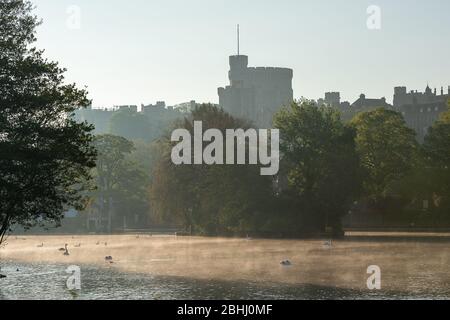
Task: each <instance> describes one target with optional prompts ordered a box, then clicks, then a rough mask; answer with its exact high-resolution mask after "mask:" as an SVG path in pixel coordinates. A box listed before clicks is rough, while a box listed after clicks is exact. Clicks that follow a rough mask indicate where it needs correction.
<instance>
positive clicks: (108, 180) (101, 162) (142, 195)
mask: <svg viewBox="0 0 450 320" xmlns="http://www.w3.org/2000/svg"><path fill="white" fill-rule="evenodd" d="M94 146H95V148H96V150H97V152H98V159H97V163H96V167H95V169H94V170H93V171H94V173H93V176H94V178H95V181H96V185H97V190H96V191H95V192H93V193H91V198H92V203H91V205H90V207H91V208H92V207H94V208H96V209H97V210H98V211H99V214H100V216H101V217H103V218H106V219H107V221H108V223H107V226H106V228H107V229H106V230H103V231H108V232H112V230H113V228H117V227H124V228H125V227H127V226H130V227H131V226H132V227H136V225H139V224H140V223H141V224H142V223H143V221H145V220H146V218H145V217H146V216H147V212H148V196H147V188H148V184H149V179H148V174H146V173H145V172H144V171H143V170H142V169H141V168H139V166H138V165H137V164H136V163H134V162H132V161H130V155H131V154H132V152H133V151H135V147H134V144H133V142H131V141H129V140H127V139H125V138H123V137H119V136H113V135H100V136H96V137H95V141H94Z"/></svg>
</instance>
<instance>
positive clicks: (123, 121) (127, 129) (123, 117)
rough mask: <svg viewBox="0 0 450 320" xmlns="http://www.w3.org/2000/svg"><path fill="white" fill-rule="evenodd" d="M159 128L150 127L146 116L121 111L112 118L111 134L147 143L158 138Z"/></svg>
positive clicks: (129, 111) (110, 124)
mask: <svg viewBox="0 0 450 320" xmlns="http://www.w3.org/2000/svg"><path fill="white" fill-rule="evenodd" d="M157 131H158V130H157V128H155V127H152V126H151V125H150V122H149V119H148V118H147V116H146V115H144V114H142V113H138V112H134V111H131V110H120V111H118V112H116V113H114V115H113V116H112V117H111V120H110V123H109V132H110V133H111V134H113V135H116V136H121V137H124V138H127V139H129V140H134V139H142V140H145V141H147V142H150V141H152V140H154V139H155V138H156V137H157V136H158V132H157Z"/></svg>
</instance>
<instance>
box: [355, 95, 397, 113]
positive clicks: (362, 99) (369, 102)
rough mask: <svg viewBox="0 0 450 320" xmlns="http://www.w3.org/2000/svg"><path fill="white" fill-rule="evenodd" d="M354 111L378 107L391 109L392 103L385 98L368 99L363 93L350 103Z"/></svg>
mask: <svg viewBox="0 0 450 320" xmlns="http://www.w3.org/2000/svg"><path fill="white" fill-rule="evenodd" d="M350 108H351V109H352V110H353V111H354V112H365V111H372V110H375V109H378V108H386V109H392V105H390V104H389V103H387V102H386V98H384V97H383V98H380V99H368V98H366V95H365V94H361V95H360V96H359V99H358V100H356V101H355V102H353V103H352V104H351V105H350Z"/></svg>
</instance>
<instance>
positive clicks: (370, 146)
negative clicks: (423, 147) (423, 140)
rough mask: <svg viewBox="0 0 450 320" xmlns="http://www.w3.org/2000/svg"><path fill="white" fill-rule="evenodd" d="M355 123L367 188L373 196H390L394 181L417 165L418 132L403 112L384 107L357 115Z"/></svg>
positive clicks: (358, 148) (358, 150)
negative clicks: (413, 128)
mask: <svg viewBox="0 0 450 320" xmlns="http://www.w3.org/2000/svg"><path fill="white" fill-rule="evenodd" d="M351 126H352V127H353V128H355V130H356V132H357V136H356V149H357V152H358V154H359V157H360V159H361V165H362V167H363V169H364V174H365V177H364V187H365V191H366V193H367V195H368V196H369V197H371V198H373V199H378V198H383V197H386V196H387V192H388V190H389V188H390V186H391V184H393V183H395V182H397V181H399V180H400V179H402V178H403V177H405V176H406V175H408V174H409V173H410V172H411V170H412V169H413V168H414V167H415V166H416V165H417V161H418V156H419V153H418V143H417V141H416V139H415V132H414V131H413V130H412V129H410V128H408V127H407V126H406V123H405V120H404V119H403V116H402V115H401V114H400V113H398V112H395V111H390V110H386V109H382V108H380V109H377V110H374V111H369V112H364V113H360V114H358V115H356V116H355V117H354V118H353V119H352V121H351Z"/></svg>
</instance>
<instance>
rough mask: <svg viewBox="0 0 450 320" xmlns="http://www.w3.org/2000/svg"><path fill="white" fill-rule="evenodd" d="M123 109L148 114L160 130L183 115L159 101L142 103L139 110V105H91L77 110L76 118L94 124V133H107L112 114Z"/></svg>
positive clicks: (155, 126)
mask: <svg viewBox="0 0 450 320" xmlns="http://www.w3.org/2000/svg"><path fill="white" fill-rule="evenodd" d="M121 111H129V112H133V113H138V112H140V113H142V114H144V115H146V116H147V117H148V119H149V121H150V123H151V124H152V125H153V127H154V128H155V129H158V130H160V131H161V130H162V129H164V128H166V127H167V126H168V125H169V124H170V123H171V122H173V121H175V120H177V119H180V118H181V117H182V113H181V112H180V111H178V110H175V109H174V108H173V107H168V106H166V103H165V102H164V101H158V102H156V104H154V105H153V104H150V105H141V111H139V110H138V106H136V105H122V106H114V107H113V108H112V109H93V108H91V107H89V108H86V109H79V110H76V111H75V119H76V120H77V121H86V122H88V123H89V124H92V125H94V127H95V130H94V134H107V133H110V128H109V125H110V121H111V118H112V116H113V115H114V114H115V113H117V112H121ZM155 123H156V125H155ZM130 125H132V123H130Z"/></svg>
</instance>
